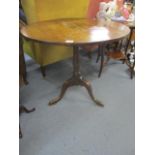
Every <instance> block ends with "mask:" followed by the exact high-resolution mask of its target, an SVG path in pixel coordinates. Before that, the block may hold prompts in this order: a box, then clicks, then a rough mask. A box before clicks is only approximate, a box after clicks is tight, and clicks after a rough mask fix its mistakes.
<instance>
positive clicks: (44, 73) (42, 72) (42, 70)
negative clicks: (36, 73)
mask: <svg viewBox="0 0 155 155" xmlns="http://www.w3.org/2000/svg"><path fill="white" fill-rule="evenodd" d="M40 70H41V74H42V76H43V77H45V76H46V72H45V71H46V67H45V66H40Z"/></svg>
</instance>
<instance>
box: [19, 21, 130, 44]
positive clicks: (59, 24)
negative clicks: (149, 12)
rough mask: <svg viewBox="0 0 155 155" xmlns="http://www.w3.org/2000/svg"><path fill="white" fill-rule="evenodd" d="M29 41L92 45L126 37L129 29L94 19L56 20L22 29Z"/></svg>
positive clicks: (119, 24) (115, 23) (118, 24)
mask: <svg viewBox="0 0 155 155" xmlns="http://www.w3.org/2000/svg"><path fill="white" fill-rule="evenodd" d="M20 32H21V34H22V35H23V36H24V37H25V38H27V39H30V40H34V41H37V42H43V43H51V44H63V45H64V44H65V45H66V44H68V45H70V44H71V45H72V44H93V43H102V42H109V41H115V40H117V39H121V38H124V37H126V36H127V35H128V34H129V33H130V29H129V28H128V27H127V26H126V25H124V24H121V23H117V22H112V21H104V20H96V19H58V20H50V21H42V22H37V23H33V24H30V25H27V26H24V27H22V29H21V31H20Z"/></svg>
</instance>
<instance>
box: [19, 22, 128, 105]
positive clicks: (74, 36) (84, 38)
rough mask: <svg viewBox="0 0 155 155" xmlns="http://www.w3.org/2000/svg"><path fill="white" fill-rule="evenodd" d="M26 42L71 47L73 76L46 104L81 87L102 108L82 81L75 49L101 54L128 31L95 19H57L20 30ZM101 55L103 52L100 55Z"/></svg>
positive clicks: (123, 26) (111, 23)
mask: <svg viewBox="0 0 155 155" xmlns="http://www.w3.org/2000/svg"><path fill="white" fill-rule="evenodd" d="M20 32H21V34H22V36H23V37H25V38H26V39H30V40H33V41H36V42H42V43H50V44H51V45H52V44H54V45H66V46H72V47H73V75H72V77H71V78H70V79H68V80H66V81H65V82H64V84H63V86H62V89H61V92H60V95H59V96H58V97H56V98H54V99H53V100H51V101H50V102H49V105H53V104H55V103H57V102H58V101H60V100H61V99H62V98H63V96H64V94H65V91H66V90H67V88H68V87H70V86H73V85H81V86H84V87H85V88H86V89H87V90H88V93H89V95H90V97H91V99H92V100H93V101H94V102H95V103H96V104H97V105H99V106H103V104H102V103H101V102H100V101H99V100H97V99H96V98H95V97H94V95H93V92H92V88H91V85H90V82H89V81H87V80H85V79H84V78H83V77H82V75H81V73H80V68H79V47H80V46H85V45H93V44H98V45H99V50H100V51H103V49H104V45H105V44H106V43H109V42H112V41H115V40H118V39H122V38H124V37H126V36H127V35H129V33H130V29H129V28H128V27H127V26H125V25H123V24H120V23H116V22H111V21H104V20H96V19H58V20H50V21H42V22H37V23H34V24H31V25H27V26H25V27H23V28H22V29H21V31H20ZM101 53H102V54H103V52H101Z"/></svg>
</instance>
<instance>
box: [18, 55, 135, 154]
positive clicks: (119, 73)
mask: <svg viewBox="0 0 155 155" xmlns="http://www.w3.org/2000/svg"><path fill="white" fill-rule="evenodd" d="M95 58H96V55H95V54H94V55H93V59H92V60H91V61H90V60H88V59H87V57H81V59H80V61H81V66H82V67H81V72H82V74H83V75H84V76H85V77H86V79H89V80H90V81H91V84H92V87H93V91H94V94H95V96H96V97H97V98H98V99H99V100H101V101H102V102H103V103H104V105H105V106H104V108H102V107H98V106H96V105H95V104H94V103H93V102H92V100H91V99H90V97H89V95H88V93H87V91H86V90H85V88H83V87H72V88H69V89H68V91H67V93H66V95H65V96H64V98H63V99H62V100H61V101H60V102H59V103H58V104H56V105H54V106H51V107H49V106H48V101H49V100H50V99H51V98H53V97H55V96H57V95H58V94H59V92H60V88H61V85H62V83H63V82H64V80H66V79H67V78H68V77H70V75H71V73H72V61H71V59H68V60H65V61H61V62H59V63H55V64H52V65H50V66H48V67H47V76H46V78H42V76H41V74H40V70H39V68H38V65H36V64H34V63H33V62H32V61H28V62H27V67H28V68H27V69H28V81H29V85H27V86H24V87H22V88H21V89H20V101H21V102H22V104H23V105H25V106H26V107H27V108H32V107H35V108H36V111H35V112H33V113H30V114H22V115H21V116H20V123H21V128H22V131H23V138H22V139H21V140H20V155H134V154H135V149H134V148H135V147H134V146H135V142H134V138H135V135H134V128H135V109H134V108H135V88H134V86H135V81H134V79H133V80H131V79H130V76H129V74H128V72H127V69H128V67H127V66H126V65H125V64H122V63H121V62H118V61H110V62H109V64H108V65H107V66H106V67H105V68H104V71H103V73H102V76H101V78H98V77H97V74H98V70H99V64H96V63H95Z"/></svg>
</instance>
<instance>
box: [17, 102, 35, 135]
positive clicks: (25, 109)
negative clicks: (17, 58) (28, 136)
mask: <svg viewBox="0 0 155 155" xmlns="http://www.w3.org/2000/svg"><path fill="white" fill-rule="evenodd" d="M33 111H35V108H32V109H30V110H29V109H27V108H26V107H25V106H23V105H21V106H20V107H19V114H21V113H24V112H25V113H30V112H33ZM22 137H23V134H22V130H21V127H20V124H19V138H22Z"/></svg>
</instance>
